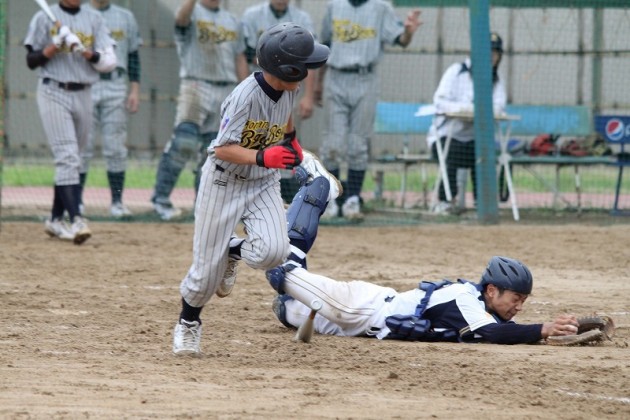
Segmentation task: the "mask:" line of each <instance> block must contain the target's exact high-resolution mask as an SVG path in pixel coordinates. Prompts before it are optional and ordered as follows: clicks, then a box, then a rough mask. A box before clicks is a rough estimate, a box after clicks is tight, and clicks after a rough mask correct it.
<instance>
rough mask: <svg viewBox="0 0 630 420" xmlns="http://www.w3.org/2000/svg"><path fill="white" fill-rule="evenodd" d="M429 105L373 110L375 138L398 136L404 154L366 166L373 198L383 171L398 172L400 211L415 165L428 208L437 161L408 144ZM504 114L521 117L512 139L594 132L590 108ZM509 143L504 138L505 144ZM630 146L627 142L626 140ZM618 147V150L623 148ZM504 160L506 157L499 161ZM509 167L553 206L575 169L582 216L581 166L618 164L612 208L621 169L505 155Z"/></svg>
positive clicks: (421, 131) (511, 108)
mask: <svg viewBox="0 0 630 420" xmlns="http://www.w3.org/2000/svg"><path fill="white" fill-rule="evenodd" d="M425 106H430V104H421V103H405V102H379V103H378V104H377V109H376V119H375V126H374V132H375V133H376V134H398V135H402V136H403V152H402V153H400V154H397V155H388V156H381V157H379V158H377V159H376V160H375V161H374V162H373V163H371V165H370V166H371V169H372V170H373V171H374V181H375V185H376V186H375V192H374V196H375V198H377V199H380V198H382V194H383V183H384V172H385V171H387V170H392V169H397V170H400V169H402V179H401V185H400V193H401V207H403V208H404V206H405V195H406V192H407V177H408V171H409V169H410V167H412V166H417V165H419V166H420V174H421V183H422V193H423V204H424V207H425V208H427V207H428V185H427V169H426V166H427V164H435V165H437V163H438V162H437V161H436V160H434V159H432V158H431V155H430V154H429V153H426V154H410V153H408V145H409V138H410V136H417V135H422V136H424V135H426V133H427V132H428V130H429V127H430V126H431V122H432V119H433V117H432V116H431V115H423V116H416V112H417V111H418V110H419V109H421V108H422V107H425ZM506 113H507V114H509V115H517V116H520V119H518V120H514V121H510V124H511V135H515V136H531V137H534V136H536V135H538V134H542V133H554V134H560V135H561V136H571V137H583V136H586V135H588V134H591V133H593V116H592V115H591V111H590V108H588V107H586V106H547V105H508V106H507V108H506ZM508 140H509V139H508ZM629 142H630V141H629ZM622 147H623V146H622ZM504 158H505V157H504ZM507 159H508V160H509V164H510V165H512V166H513V165H518V166H522V167H523V168H524V169H525V170H527V171H528V172H530V173H531V174H532V175H533V176H534V177H535V178H536V179H537V180H538V181H540V182H541V184H542V185H544V186H545V187H546V188H547V189H549V191H551V192H552V193H553V197H554V199H553V200H554V201H553V202H554V207H555V206H557V204H558V203H559V202H560V201H561V200H562V201H564V202H565V204H567V205H571V203H570V201H568V200H566V199H564V197H563V196H562V194H561V193H560V191H559V182H560V171H561V170H562V169H563V168H566V167H573V168H574V174H575V175H574V180H575V191H576V195H577V210H578V213H581V210H582V206H581V203H582V197H581V194H582V192H581V179H580V171H579V168H580V166H584V165H611V164H612V165H617V166H619V168H620V169H619V176H618V181H617V187H616V192H615V207H614V209H615V210H616V209H617V202H618V196H619V188H620V185H621V178H622V171H623V166H626V165H630V163H627V164H622V163H620V160H618V159H616V158H614V157H611V156H585V157H574V156H564V155H556V156H508V157H507ZM539 165H552V166H554V167H555V180H554V182H553V183H550V182H548V181H547V180H546V179H545V178H544V177H543V176H542V175H541V174H540V173H539V172H538V167H539Z"/></svg>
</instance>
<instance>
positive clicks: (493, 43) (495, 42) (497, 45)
mask: <svg viewBox="0 0 630 420" xmlns="http://www.w3.org/2000/svg"><path fill="white" fill-rule="evenodd" d="M490 48H491V49H493V50H495V51H498V52H500V53H502V52H503V40H502V39H501V37H500V36H499V34H498V33H496V32H492V33H490Z"/></svg>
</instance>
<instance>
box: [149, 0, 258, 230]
mask: <svg viewBox="0 0 630 420" xmlns="http://www.w3.org/2000/svg"><path fill="white" fill-rule="evenodd" d="M220 3H221V2H220V0H199V3H197V1H196V0H184V2H183V4H182V5H181V7H180V8H179V9H178V10H177V13H176V15H175V43H176V45H177V53H178V55H179V60H180V70H179V76H180V79H181V82H180V88H179V97H178V98H177V113H176V116H175V128H174V131H173V135H172V137H171V140H170V141H169V142H168V143H167V144H166V147H165V148H164V152H163V153H162V156H161V158H160V162H159V164H158V169H157V175H156V181H155V190H154V192H153V197H152V199H151V201H152V202H153V208H154V209H155V211H156V212H157V213H158V215H159V216H160V217H161V218H162V220H170V219H172V218H174V217H177V216H179V215H180V214H181V210H180V209H178V208H176V207H174V206H173V204H172V203H171V200H170V195H171V192H172V191H173V188H174V187H175V184H176V183H177V179H178V178H179V175H180V173H181V172H182V169H184V166H185V165H186V162H187V161H188V160H190V159H191V158H192V157H199V158H198V165H197V169H196V177H195V191H197V190H198V188H199V179H200V175H201V174H200V170H201V165H203V163H204V161H205V157H206V149H207V148H208V145H209V144H210V141H212V140H213V139H214V138H215V137H216V135H217V132H218V131H219V113H218V112H217V111H218V110H219V109H220V107H221V102H223V100H224V99H225V98H226V96H227V95H228V94H229V93H230V92H231V91H232V89H234V87H235V86H236V84H237V83H238V82H239V81H241V80H243V79H244V78H245V77H247V74H248V68H247V60H246V59H245V42H244V39H243V34H242V27H241V23H240V22H239V21H238V19H237V18H236V17H234V15H232V14H231V13H229V12H227V11H225V10H223V9H221V8H220V7H219V5H220Z"/></svg>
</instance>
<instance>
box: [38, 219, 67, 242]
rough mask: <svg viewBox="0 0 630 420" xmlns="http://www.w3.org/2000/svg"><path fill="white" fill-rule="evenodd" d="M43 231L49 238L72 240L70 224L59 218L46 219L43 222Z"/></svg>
mask: <svg viewBox="0 0 630 420" xmlns="http://www.w3.org/2000/svg"><path fill="white" fill-rule="evenodd" d="M44 231H45V232H46V233H47V234H48V236H50V237H51V238H59V239H61V240H63V241H72V240H74V235H73V234H72V232H71V230H70V226H68V225H67V224H66V222H64V221H63V220H61V219H53V220H49V219H47V220H46V221H45V222H44Z"/></svg>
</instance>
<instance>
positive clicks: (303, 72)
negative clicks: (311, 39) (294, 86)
mask: <svg viewBox="0 0 630 420" xmlns="http://www.w3.org/2000/svg"><path fill="white" fill-rule="evenodd" d="M277 68H278V71H279V72H280V73H282V75H283V77H281V79H282V80H285V81H287V82H299V81H301V80H304V79H305V78H306V76H308V69H307V68H306V66H305V65H304V64H302V63H296V64H281V65H279V66H278V67H277Z"/></svg>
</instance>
